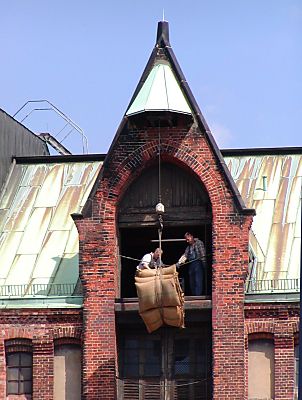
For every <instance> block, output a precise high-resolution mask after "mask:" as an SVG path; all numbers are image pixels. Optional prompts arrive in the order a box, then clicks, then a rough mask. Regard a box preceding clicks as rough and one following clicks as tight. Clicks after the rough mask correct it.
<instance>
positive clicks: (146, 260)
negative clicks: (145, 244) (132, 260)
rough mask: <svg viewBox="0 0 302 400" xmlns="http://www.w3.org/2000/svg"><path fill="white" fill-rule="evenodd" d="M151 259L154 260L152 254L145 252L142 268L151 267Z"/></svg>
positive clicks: (141, 263)
mask: <svg viewBox="0 0 302 400" xmlns="http://www.w3.org/2000/svg"><path fill="white" fill-rule="evenodd" d="M151 260H152V255H151V254H150V253H147V254H145V255H144V257H143V258H142V260H141V262H140V268H141V269H145V268H147V269H150V263H151Z"/></svg>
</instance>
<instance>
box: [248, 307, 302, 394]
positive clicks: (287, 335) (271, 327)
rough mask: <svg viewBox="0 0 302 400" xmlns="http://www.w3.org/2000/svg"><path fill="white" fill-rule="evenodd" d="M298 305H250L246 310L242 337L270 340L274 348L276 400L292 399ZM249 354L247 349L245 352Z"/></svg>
mask: <svg viewBox="0 0 302 400" xmlns="http://www.w3.org/2000/svg"><path fill="white" fill-rule="evenodd" d="M298 311H299V304H295V303H293V304H249V305H246V307H245V315H246V320H245V333H246V335H247V338H249V339H260V338H261V339H264V338H268V337H270V338H272V339H273V340H274V347H275V400H289V399H293V396H294V376H295V365H294V362H295V359H294V346H295V336H296V332H297V331H298V322H299V318H298ZM246 352H248V347H247V348H246Z"/></svg>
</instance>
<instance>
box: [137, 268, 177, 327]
mask: <svg viewBox="0 0 302 400" xmlns="http://www.w3.org/2000/svg"><path fill="white" fill-rule="evenodd" d="M135 286H136V290H137V296H138V302H139V313H140V316H141V317H142V319H143V320H144V323H145V325H146V327H147V330H148V332H149V333H151V332H153V331H155V330H156V329H158V328H159V327H161V326H162V325H163V324H165V325H170V326H176V327H178V328H184V308H183V305H184V294H183V291H182V289H181V287H180V284H179V281H178V273H177V272H176V265H171V266H170V267H167V268H157V269H143V270H138V271H137V273H136V277H135Z"/></svg>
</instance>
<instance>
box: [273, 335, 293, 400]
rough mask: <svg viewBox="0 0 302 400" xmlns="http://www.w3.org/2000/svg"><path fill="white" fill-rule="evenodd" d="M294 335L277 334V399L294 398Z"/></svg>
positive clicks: (286, 399)
mask: <svg viewBox="0 0 302 400" xmlns="http://www.w3.org/2000/svg"><path fill="white" fill-rule="evenodd" d="M294 351H295V349H294V337H293V336H291V335H282V334H281V333H280V334H275V400H288V399H293V398H294V379H295V356H294Z"/></svg>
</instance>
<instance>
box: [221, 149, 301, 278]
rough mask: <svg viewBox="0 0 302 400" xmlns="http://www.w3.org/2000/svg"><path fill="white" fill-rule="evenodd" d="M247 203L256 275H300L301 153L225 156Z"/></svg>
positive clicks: (270, 276) (289, 276)
mask: <svg viewBox="0 0 302 400" xmlns="http://www.w3.org/2000/svg"><path fill="white" fill-rule="evenodd" d="M225 161H226V164H227V165H228V168H229V170H230V172H231V174H232V176H233V178H234V180H235V182H236V184H237V187H238V189H239V191H240V193H241V196H242V198H243V200H244V202H245V204H246V206H247V207H252V208H255V209H256V216H255V217H254V222H253V225H252V232H251V236H250V244H251V246H252V248H253V250H254V252H255V254H256V257H257V268H256V278H257V279H294V278H298V277H299V276H300V251H301V187H302V154H292V155H290V154H289V155H282V154H278V155H262V156H255V155H250V156H249V155H245V156H233V157H225Z"/></svg>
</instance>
